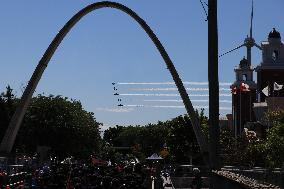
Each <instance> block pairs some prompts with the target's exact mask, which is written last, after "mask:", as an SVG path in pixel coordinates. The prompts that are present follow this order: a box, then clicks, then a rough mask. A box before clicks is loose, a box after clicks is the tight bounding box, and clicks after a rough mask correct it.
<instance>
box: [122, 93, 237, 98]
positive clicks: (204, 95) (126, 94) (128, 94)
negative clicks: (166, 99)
mask: <svg viewBox="0 0 284 189" xmlns="http://www.w3.org/2000/svg"><path fill="white" fill-rule="evenodd" d="M119 95H120V96H180V95H179V94H160V93H158V94H155V93H144V94H141V93H140V94H139V93H122V94H119ZM189 96H190V97H198V96H199V97H208V96H209V94H189ZM219 96H232V95H231V94H226V93H221V94H219Z"/></svg>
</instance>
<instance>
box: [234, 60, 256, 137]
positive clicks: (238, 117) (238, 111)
mask: <svg viewBox="0 0 284 189" xmlns="http://www.w3.org/2000/svg"><path fill="white" fill-rule="evenodd" d="M234 71H235V74H236V81H235V82H234V83H233V84H232V85H231V89H232V112H233V128H234V132H235V136H237V135H240V134H241V133H242V132H243V129H244V124H245V123H247V122H252V121H254V120H255V116H254V114H253V103H254V102H255V101H256V83H255V82H254V81H253V68H252V67H251V65H250V63H249V62H248V60H247V59H245V58H243V59H242V60H241V61H240V64H239V66H238V67H236V68H235V69H234Z"/></svg>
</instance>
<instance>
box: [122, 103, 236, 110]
mask: <svg viewBox="0 0 284 189" xmlns="http://www.w3.org/2000/svg"><path fill="white" fill-rule="evenodd" d="M123 106H126V107H146V108H184V106H162V105H143V104H128V105H123ZM193 108H195V109H201V108H203V109H208V108H209V106H193ZM219 109H220V110H232V108H231V107H219Z"/></svg>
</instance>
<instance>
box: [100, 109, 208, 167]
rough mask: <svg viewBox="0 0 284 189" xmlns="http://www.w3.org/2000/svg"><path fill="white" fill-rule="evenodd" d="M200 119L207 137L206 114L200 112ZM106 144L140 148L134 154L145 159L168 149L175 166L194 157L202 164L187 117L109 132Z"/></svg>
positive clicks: (115, 128)
mask: <svg viewBox="0 0 284 189" xmlns="http://www.w3.org/2000/svg"><path fill="white" fill-rule="evenodd" d="M197 113H198V112H197ZM199 117H200V123H201V127H202V130H204V132H207V133H208V125H207V122H208V119H207V117H206V116H205V115H204V112H203V111H201V112H200V116H199ZM104 140H105V141H107V142H108V143H109V144H110V145H113V146H116V147H119V146H124V147H133V146H136V148H137V146H139V148H138V150H134V151H135V153H137V151H139V152H140V153H142V154H143V155H144V156H149V155H151V154H152V153H160V152H161V151H162V150H163V149H164V148H167V150H168V151H169V155H168V156H167V159H168V160H171V161H172V162H174V163H188V162H189V161H190V156H193V157H195V159H196V160H197V161H196V163H202V159H201V158H200V157H199V155H200V154H199V147H198V144H197V140H196V137H195V134H194V131H193V128H192V125H191V122H190V118H189V117H188V116H187V115H184V116H178V117H176V118H174V119H172V120H168V121H164V122H162V121H159V122H158V123H156V124H147V125H145V126H139V125H137V126H131V125H130V126H125V127H122V126H116V127H113V128H109V129H108V130H106V131H105V133H104ZM134 149H135V148H134Z"/></svg>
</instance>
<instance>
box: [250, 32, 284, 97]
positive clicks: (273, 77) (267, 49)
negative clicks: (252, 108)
mask: <svg viewBox="0 0 284 189" xmlns="http://www.w3.org/2000/svg"><path fill="white" fill-rule="evenodd" d="M261 48H262V62H261V64H260V65H258V66H257V67H256V69H255V70H256V72H257V93H258V102H264V101H265V98H266V97H267V96H268V97H274V96H275V97H284V89H281V87H280V88H279V86H281V85H283V84H284V44H283V43H282V42H281V36H280V33H279V32H278V31H276V30H275V28H273V30H272V31H271V32H270V33H269V35H268V41H263V42H262V43H261Z"/></svg>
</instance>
